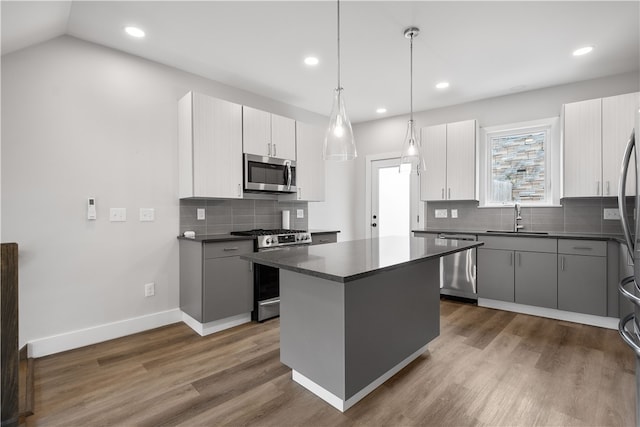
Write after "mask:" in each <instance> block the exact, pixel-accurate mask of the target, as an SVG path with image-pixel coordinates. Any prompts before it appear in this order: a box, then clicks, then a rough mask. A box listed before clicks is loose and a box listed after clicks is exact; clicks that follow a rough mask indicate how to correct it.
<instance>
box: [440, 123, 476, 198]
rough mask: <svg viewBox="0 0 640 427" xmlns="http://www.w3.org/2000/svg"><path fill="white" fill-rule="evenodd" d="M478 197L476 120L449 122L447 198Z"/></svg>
mask: <svg viewBox="0 0 640 427" xmlns="http://www.w3.org/2000/svg"><path fill="white" fill-rule="evenodd" d="M475 198H476V121H475V120H466V121H463V122H457V123H448V124H447V199H448V200H475Z"/></svg>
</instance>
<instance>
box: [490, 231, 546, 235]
mask: <svg viewBox="0 0 640 427" xmlns="http://www.w3.org/2000/svg"><path fill="white" fill-rule="evenodd" d="M487 233H501V234H522V235H525V234H543V235H544V234H549V232H547V231H502V230H487Z"/></svg>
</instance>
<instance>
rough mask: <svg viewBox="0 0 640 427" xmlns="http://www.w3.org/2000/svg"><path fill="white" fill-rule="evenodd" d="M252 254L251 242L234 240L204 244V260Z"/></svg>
mask: <svg viewBox="0 0 640 427" xmlns="http://www.w3.org/2000/svg"><path fill="white" fill-rule="evenodd" d="M251 252H253V240H234V241H229V242H219V243H218V242H216V243H205V244H204V258H205V259H209V258H222V257H228V256H235V255H242V254H247V253H251Z"/></svg>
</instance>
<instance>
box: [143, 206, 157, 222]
mask: <svg viewBox="0 0 640 427" xmlns="http://www.w3.org/2000/svg"><path fill="white" fill-rule="evenodd" d="M155 219H156V213H155V210H154V209H153V208H140V221H143V222H145V221H153V220H155Z"/></svg>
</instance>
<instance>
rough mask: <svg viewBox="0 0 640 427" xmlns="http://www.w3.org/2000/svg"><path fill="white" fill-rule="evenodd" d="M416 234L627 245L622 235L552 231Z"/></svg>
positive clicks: (431, 231) (479, 231) (449, 231)
mask: <svg viewBox="0 0 640 427" xmlns="http://www.w3.org/2000/svg"><path fill="white" fill-rule="evenodd" d="M411 231H413V232H414V233H447V234H475V235H478V236H501V237H536V238H542V239H576V240H613V241H617V242H620V243H625V241H624V236H623V235H622V234H604V233H568V232H563V231H550V232H549V233H547V234H538V233H535V232H534V233H527V232H526V231H520V232H518V233H510V232H499V231H492V232H489V231H486V230H443V229H436V228H426V229H416V230H411Z"/></svg>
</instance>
